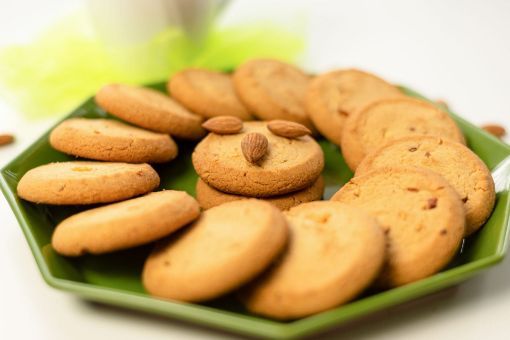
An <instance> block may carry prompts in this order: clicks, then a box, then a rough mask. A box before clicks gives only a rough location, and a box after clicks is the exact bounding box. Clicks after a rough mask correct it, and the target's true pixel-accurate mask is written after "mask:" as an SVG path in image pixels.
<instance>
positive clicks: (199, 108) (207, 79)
mask: <svg viewBox="0 0 510 340" xmlns="http://www.w3.org/2000/svg"><path fill="white" fill-rule="evenodd" d="M167 89H168V92H169V93H171V94H172V97H173V98H174V99H175V100H177V101H178V102H179V103H181V104H182V105H183V106H184V107H186V108H187V109H189V110H190V111H192V112H195V113H196V114H199V115H201V116H203V117H206V118H211V117H216V116H235V117H239V118H241V119H242V120H252V119H253V116H252V115H251V114H250V113H249V112H248V110H247V109H246V108H245V107H244V105H243V104H242V103H241V101H240V100H239V98H237V94H236V92H235V90H234V85H233V84H232V78H231V77H230V75H228V74H225V73H221V72H215V71H209V70H206V69H198V68H193V69H186V70H183V71H181V72H178V73H176V74H175V75H173V76H172V78H170V81H169V82H168V84H167Z"/></svg>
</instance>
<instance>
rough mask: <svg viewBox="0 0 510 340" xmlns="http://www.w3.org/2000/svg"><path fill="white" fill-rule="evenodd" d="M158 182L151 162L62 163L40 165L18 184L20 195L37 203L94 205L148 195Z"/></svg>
mask: <svg viewBox="0 0 510 340" xmlns="http://www.w3.org/2000/svg"><path fill="white" fill-rule="evenodd" d="M158 185H159V176H158V174H157V173H156V171H154V169H153V168H152V167H151V166H150V165H148V164H128V163H103V162H81V161H75V162H61V163H50V164H46V165H41V166H38V167H37V168H34V169H32V170H30V171H28V172H27V173H26V174H25V175H24V176H23V177H22V178H21V180H20V181H19V183H18V196H19V197H21V198H23V199H25V200H27V201H31V202H35V203H46V204H56V205H64V204H93V203H108V202H115V201H120V200H124V199H127V198H131V197H133V196H138V195H142V194H145V193H147V192H149V191H152V190H154V189H155V188H156V187H157V186H158Z"/></svg>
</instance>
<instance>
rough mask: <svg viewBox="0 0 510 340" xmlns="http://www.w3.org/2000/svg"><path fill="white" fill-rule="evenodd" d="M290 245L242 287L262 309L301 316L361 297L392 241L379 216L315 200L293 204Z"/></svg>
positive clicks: (250, 304)
mask: <svg viewBox="0 0 510 340" xmlns="http://www.w3.org/2000/svg"><path fill="white" fill-rule="evenodd" d="M286 217H287V219H288V221H289V228H290V238H289V240H290V241H289V245H288V247H287V248H286V250H285V252H284V253H283V254H282V256H281V258H279V260H278V262H277V263H276V264H275V265H274V266H273V267H271V268H270V270H268V271H267V272H266V273H264V274H263V275H262V276H261V277H260V278H258V279H256V280H255V281H254V282H253V283H252V284H249V285H248V286H247V287H246V289H243V290H242V291H241V300H242V301H243V302H244V304H245V305H246V307H247V308H248V309H249V310H250V311H252V312H254V313H256V314H262V315H264V316H268V317H272V318H276V319H295V318H300V317H304V316H307V315H311V314H315V313H319V312H322V311H324V310H327V309H330V308H333V307H336V306H338V305H340V304H343V303H345V302H347V301H349V300H352V299H353V298H355V297H356V296H357V295H358V294H359V293H360V292H362V291H363V290H364V289H365V288H366V287H367V286H368V285H370V284H371V283H372V281H373V280H374V279H375V278H376V277H377V275H378V274H379V271H380V269H381V267H382V265H383V263H384V256H385V247H386V241H385V237H384V233H383V231H382V229H381V227H380V226H379V225H378V223H377V222H376V220H375V219H374V218H373V217H371V216H369V215H368V214H366V213H365V212H363V211H361V209H357V208H354V207H351V206H348V205H346V204H342V203H339V202H331V201H321V202H310V203H305V204H301V205H299V206H296V207H294V208H292V209H290V210H289V211H288V212H287V213H286Z"/></svg>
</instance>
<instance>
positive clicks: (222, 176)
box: [192, 122, 324, 197]
mask: <svg viewBox="0 0 510 340" xmlns="http://www.w3.org/2000/svg"><path fill="white" fill-rule="evenodd" d="M249 133H260V134H263V135H264V136H265V137H267V140H268V148H267V153H266V154H265V156H264V157H263V158H262V159H261V160H260V161H259V162H258V163H257V164H251V163H249V162H248V161H247V160H246V159H245V157H244V156H243V152H242V150H241V141H242V140H243V138H244V137H245V136H246V135H247V134H249ZM192 160H193V166H194V167H195V170H196V172H197V173H198V175H199V176H200V178H201V179H202V180H203V181H204V182H206V183H207V184H208V185H210V186H212V187H214V188H216V189H218V190H220V191H223V192H227V193H231V194H237V195H244V196H251V197H268V196H275V195H282V194H287V193H289V192H293V191H297V190H301V189H303V188H306V187H309V186H310V185H311V184H312V183H313V182H314V181H315V180H316V179H317V177H319V175H320V173H321V171H322V169H323V167H324V155H323V152H322V149H321V148H320V146H319V144H318V143H317V142H316V141H315V140H314V139H313V138H312V137H310V136H302V137H299V138H293V139H290V138H285V137H279V136H276V135H275V134H273V133H271V132H270V131H269V130H268V129H267V123H266V122H245V123H244V128H243V130H242V131H241V132H240V133H238V134H235V135H218V134H215V133H210V134H209V135H208V136H207V137H206V138H204V139H203V140H202V141H201V142H200V143H199V144H198V145H197V146H196V148H195V150H194V152H193V155H192Z"/></svg>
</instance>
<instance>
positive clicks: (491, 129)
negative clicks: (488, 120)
mask: <svg viewBox="0 0 510 340" xmlns="http://www.w3.org/2000/svg"><path fill="white" fill-rule="evenodd" d="M482 129H484V130H485V131H487V132H488V133H490V134H491V135H494V136H496V137H498V138H501V137H503V136H505V135H506V130H505V128H504V127H502V126H501V125H497V124H488V125H484V126H482Z"/></svg>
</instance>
